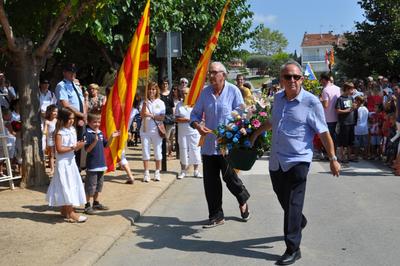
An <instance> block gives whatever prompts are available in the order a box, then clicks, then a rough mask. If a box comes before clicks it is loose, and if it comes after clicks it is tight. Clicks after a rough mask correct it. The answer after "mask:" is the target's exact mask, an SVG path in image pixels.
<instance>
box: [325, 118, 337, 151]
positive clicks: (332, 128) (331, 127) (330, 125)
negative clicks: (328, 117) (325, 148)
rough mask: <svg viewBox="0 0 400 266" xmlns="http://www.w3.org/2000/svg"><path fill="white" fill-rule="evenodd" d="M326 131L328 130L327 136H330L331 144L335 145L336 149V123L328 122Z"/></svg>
mask: <svg viewBox="0 0 400 266" xmlns="http://www.w3.org/2000/svg"><path fill="white" fill-rule="evenodd" d="M327 124H328V130H329V134H331V137H332V140H333V144H335V147H337V143H336V124H337V122H328V123H327Z"/></svg>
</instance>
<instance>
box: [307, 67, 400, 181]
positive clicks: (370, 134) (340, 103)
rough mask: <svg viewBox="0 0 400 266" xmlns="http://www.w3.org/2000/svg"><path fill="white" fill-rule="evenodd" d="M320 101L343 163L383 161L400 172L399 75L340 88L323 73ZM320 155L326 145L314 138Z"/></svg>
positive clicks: (370, 79)
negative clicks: (399, 168) (399, 157)
mask: <svg viewBox="0 0 400 266" xmlns="http://www.w3.org/2000/svg"><path fill="white" fill-rule="evenodd" d="M320 83H321V85H322V87H323V88H322V92H321V95H320V100H321V102H322V105H323V107H324V112H325V118H326V122H327V124H328V128H329V131H330V134H331V135H332V137H333V140H334V142H335V145H336V147H337V148H338V155H339V156H338V157H339V160H340V162H341V163H342V164H345V165H346V164H347V163H348V162H349V161H353V162H358V161H359V160H360V159H364V160H376V161H382V162H383V163H384V164H386V165H388V166H390V167H392V168H393V169H395V174H396V175H398V174H400V172H399V170H397V168H398V167H399V159H398V158H397V157H398V154H399V151H400V150H399V149H398V147H399V145H398V142H399V139H398V138H399V136H400V127H399V126H400V106H399V104H400V89H399V84H398V80H397V79H396V78H391V79H388V78H385V77H383V76H378V78H377V80H374V78H373V77H367V78H366V79H365V80H362V79H355V80H350V81H346V82H344V83H343V85H342V86H341V88H340V87H338V86H336V85H335V84H334V81H333V78H332V77H331V76H330V75H329V74H322V75H321V76H320ZM314 144H315V148H316V150H317V151H318V152H317V155H318V154H320V156H321V157H322V158H323V157H324V154H323V152H324V151H323V148H322V145H321V144H320V142H319V141H318V139H315V140H314Z"/></svg>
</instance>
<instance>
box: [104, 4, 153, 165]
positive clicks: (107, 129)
mask: <svg viewBox="0 0 400 266" xmlns="http://www.w3.org/2000/svg"><path fill="white" fill-rule="evenodd" d="M149 25H150V0H148V1H147V4H146V6H145V9H144V12H143V15H142V18H141V19H140V22H139V25H138V26H137V29H136V32H135V34H134V36H133V38H132V41H131V43H130V45H129V47H128V51H127V52H126V54H125V57H124V60H123V62H122V65H121V67H120V69H119V71H118V75H117V78H116V79H115V81H114V86H113V87H112V89H111V91H110V94H109V95H108V97H107V103H106V105H105V106H104V107H103V109H102V113H101V116H102V119H101V127H100V128H101V130H102V131H103V133H104V134H105V136H106V137H107V138H109V137H110V136H111V134H112V133H113V132H114V131H116V130H119V131H120V136H119V137H118V138H116V139H115V140H114V141H113V142H112V143H111V144H110V146H109V147H108V148H107V149H106V150H105V158H106V164H107V169H108V171H112V170H114V168H115V164H116V163H117V161H118V160H120V158H121V153H122V150H123V149H124V147H125V144H126V141H127V139H128V123H129V115H130V113H131V109H132V103H133V99H134V97H135V94H136V88H137V85H138V79H139V78H146V79H147V76H148V72H149Z"/></svg>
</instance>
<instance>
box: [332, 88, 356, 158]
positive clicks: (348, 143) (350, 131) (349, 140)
mask: <svg viewBox="0 0 400 266" xmlns="http://www.w3.org/2000/svg"><path fill="white" fill-rule="evenodd" d="M353 88H354V85H353V83H351V82H346V83H344V85H343V94H342V95H341V96H340V97H339V98H338V99H337V101H336V107H335V108H336V113H337V114H338V123H339V135H338V138H337V143H338V147H339V151H340V160H341V161H342V163H348V161H349V159H350V155H351V147H352V146H353V141H354V126H355V124H356V123H355V122H356V121H355V114H354V113H355V112H354V109H355V104H353V98H352V97H351V95H350V92H351V91H352V89H353ZM345 150H346V153H347V158H346V157H345Z"/></svg>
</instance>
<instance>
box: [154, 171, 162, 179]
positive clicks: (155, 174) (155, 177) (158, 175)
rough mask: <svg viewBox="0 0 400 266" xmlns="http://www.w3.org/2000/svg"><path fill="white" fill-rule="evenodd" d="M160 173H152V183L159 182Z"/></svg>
mask: <svg viewBox="0 0 400 266" xmlns="http://www.w3.org/2000/svg"><path fill="white" fill-rule="evenodd" d="M160 180H161V178H160V171H155V172H154V181H160Z"/></svg>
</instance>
